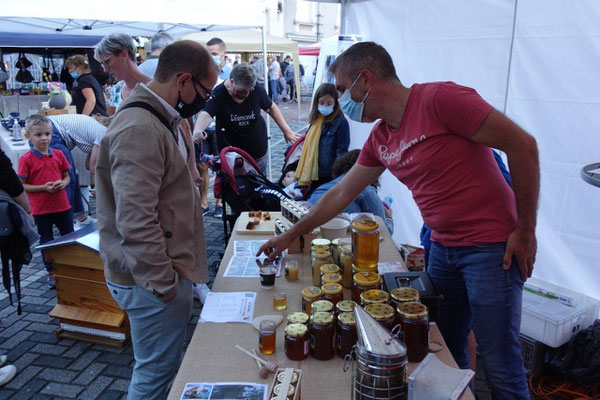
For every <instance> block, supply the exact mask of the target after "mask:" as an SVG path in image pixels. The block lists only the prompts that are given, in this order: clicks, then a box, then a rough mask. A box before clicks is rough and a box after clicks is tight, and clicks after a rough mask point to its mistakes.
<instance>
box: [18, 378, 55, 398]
mask: <svg viewBox="0 0 600 400" xmlns="http://www.w3.org/2000/svg"><path fill="white" fill-rule="evenodd" d="M47 383H48V382H46V381H42V380H39V379H35V378H34V379H31V380H30V381H29V382H27V385H25V386H23V387H22V388H21V390H19V391H18V392H16V393H15V394H14V395H13V397H12V399H14V400H17V399H32V398H34V396H35V394H36V393H37V392H39V391H40V390H42V389H43V388H44V387H45V386H46V384H47Z"/></svg>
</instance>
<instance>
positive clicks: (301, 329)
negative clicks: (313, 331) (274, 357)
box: [285, 324, 308, 337]
mask: <svg viewBox="0 0 600 400" xmlns="http://www.w3.org/2000/svg"><path fill="white" fill-rule="evenodd" d="M307 331H308V327H307V326H306V325H304V324H289V325H288V326H286V327H285V334H286V335H288V336H291V337H302V336H304V335H306V332H307Z"/></svg>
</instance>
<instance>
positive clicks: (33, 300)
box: [21, 296, 48, 305]
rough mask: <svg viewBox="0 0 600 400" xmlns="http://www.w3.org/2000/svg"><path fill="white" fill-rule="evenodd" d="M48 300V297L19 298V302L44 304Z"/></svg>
mask: <svg viewBox="0 0 600 400" xmlns="http://www.w3.org/2000/svg"><path fill="white" fill-rule="evenodd" d="M47 301H48V299H45V298H43V297H34V296H25V297H22V298H21V303H26V304H40V305H41V304H45V303H46V302H47Z"/></svg>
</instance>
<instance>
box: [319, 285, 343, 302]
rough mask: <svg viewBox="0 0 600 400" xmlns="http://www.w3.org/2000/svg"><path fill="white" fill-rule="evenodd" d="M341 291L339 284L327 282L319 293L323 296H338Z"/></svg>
mask: <svg viewBox="0 0 600 400" xmlns="http://www.w3.org/2000/svg"><path fill="white" fill-rule="evenodd" d="M342 290H344V288H343V287H342V285H340V284H339V283H334V282H327V283H325V284H323V286H321V291H322V292H323V293H324V294H339V293H342ZM313 307H314V304H313Z"/></svg>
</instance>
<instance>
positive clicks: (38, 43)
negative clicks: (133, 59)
mask: <svg viewBox="0 0 600 400" xmlns="http://www.w3.org/2000/svg"><path fill="white" fill-rule="evenodd" d="M0 26H2V23H1V22H0ZM102 37H103V36H89V35H56V34H52V33H50V34H47V33H46V34H44V33H26V32H0V47H2V48H16V47H19V48H66V47H67V48H93V47H95V46H96V44H98V43H99V42H100V41H101V40H102Z"/></svg>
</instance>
